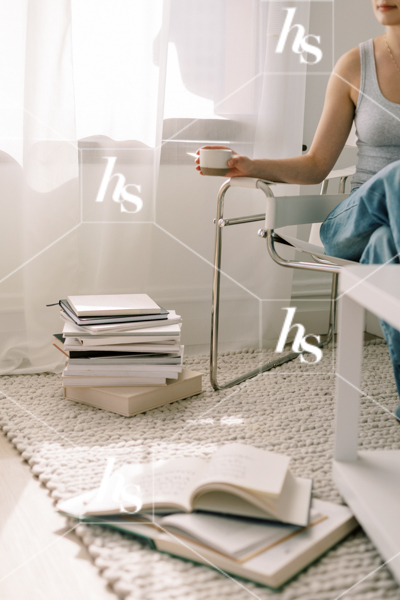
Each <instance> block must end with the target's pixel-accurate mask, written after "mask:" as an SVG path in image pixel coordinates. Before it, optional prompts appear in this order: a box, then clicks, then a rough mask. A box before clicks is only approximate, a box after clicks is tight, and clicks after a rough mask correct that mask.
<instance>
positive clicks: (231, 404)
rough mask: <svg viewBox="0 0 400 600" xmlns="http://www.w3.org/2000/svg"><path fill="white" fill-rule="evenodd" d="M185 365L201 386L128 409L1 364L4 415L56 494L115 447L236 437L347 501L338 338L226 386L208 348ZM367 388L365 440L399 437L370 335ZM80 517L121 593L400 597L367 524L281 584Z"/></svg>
mask: <svg viewBox="0 0 400 600" xmlns="http://www.w3.org/2000/svg"><path fill="white" fill-rule="evenodd" d="M270 358H272V353H271V352H263V353H259V352H255V351H242V352H237V353H229V354H225V355H223V357H221V360H220V365H221V372H222V374H223V376H225V377H232V376H234V375H236V374H238V373H239V372H240V371H242V370H244V369H250V368H254V367H256V366H257V365H258V364H259V363H260V360H262V361H264V360H268V359H270ZM186 366H187V367H189V368H192V369H195V370H200V371H202V372H203V373H204V374H205V376H204V388H205V391H204V392H203V394H201V395H200V396H196V397H194V398H191V399H187V400H182V401H179V402H175V403H174V404H171V405H168V406H165V407H162V408H159V409H156V410H153V411H149V412H148V413H145V414H142V415H138V416H135V417H131V418H124V417H120V416H118V415H114V414H112V413H109V412H105V411H101V410H98V409H94V408H91V407H88V406H85V405H80V404H77V403H72V402H69V401H67V400H65V399H63V397H62V390H61V379H60V376H58V375H52V374H40V375H19V376H3V377H1V378H0V391H1V397H0V426H1V427H2V428H3V430H4V432H6V434H7V436H8V438H9V439H10V440H11V441H12V442H13V443H14V444H15V446H16V448H17V449H18V450H19V451H20V452H21V454H22V456H23V458H24V459H25V460H27V461H28V463H29V464H30V466H31V468H32V471H33V473H34V474H35V475H36V476H38V477H39V479H40V480H41V481H42V482H43V483H44V484H45V485H46V486H47V488H48V489H49V490H50V493H51V495H52V497H53V498H54V500H55V501H56V500H58V499H61V498H67V497H69V496H71V495H74V494H77V493H79V492H82V491H84V490H87V489H91V488H93V487H95V486H97V485H99V484H100V481H101V478H102V475H103V473H104V469H105V466H106V463H107V458H108V457H110V456H115V457H116V467H119V466H121V465H122V463H124V462H135V461H138V462H139V461H143V462H144V461H148V460H151V459H160V458H167V457H172V456H178V455H180V456H182V455H183V456H195V455H196V456H202V457H206V456H208V455H209V454H211V453H212V452H213V451H214V450H215V449H216V448H217V447H218V446H220V445H221V444H224V443H228V442H234V441H238V442H242V443H247V444H252V445H254V446H257V447H259V448H264V449H266V450H272V451H276V452H281V453H284V454H287V455H289V456H291V457H292V459H291V468H292V470H293V472H294V473H295V474H296V475H301V476H304V477H312V478H313V479H314V495H315V496H316V497H319V498H322V499H323V500H330V501H334V502H340V501H341V500H340V496H339V494H338V492H337V490H336V488H335V485H334V483H333V481H332V477H331V458H332V446H333V417H334V389H335V375H334V372H335V357H334V355H333V353H332V351H331V350H325V351H324V356H323V359H322V361H321V362H320V363H318V364H317V365H314V366H307V365H304V364H301V363H300V362H299V360H298V359H297V360H296V361H295V362H293V363H289V364H287V365H283V366H282V367H280V368H277V369H275V370H274V371H271V372H269V373H265V374H263V375H259V376H258V377H257V378H255V379H253V380H251V381H248V382H247V383H244V384H242V385H240V386H237V387H236V388H233V389H230V390H226V391H224V392H219V393H216V392H214V391H212V389H211V386H210V384H209V382H208V357H207V356H197V357H191V358H188V359H187V360H186ZM362 390H363V392H364V393H365V394H367V396H365V397H363V399H362V414H361V419H360V445H361V446H362V447H363V448H368V449H373V448H381V449H399V448H400V426H399V424H398V423H397V422H396V420H395V419H394V417H393V416H392V414H391V413H393V411H394V410H395V408H396V406H397V403H398V398H397V394H396V390H395V384H394V378H393V374H392V369H391V364H390V360H389V356H388V352H387V348H386V345H385V344H384V343H383V342H380V341H373V342H367V343H366V344H365V348H364V362H363V383H362ZM71 526H76V529H75V531H76V533H77V535H78V536H79V537H80V538H81V539H82V541H83V543H84V544H85V546H86V547H87V549H88V551H89V553H90V555H91V557H92V558H93V561H94V563H95V565H96V566H97V568H98V569H99V572H100V573H101V576H102V577H104V578H105V579H106V580H107V581H108V582H109V583H110V585H111V586H112V588H113V590H114V591H115V593H116V594H117V596H118V597H119V598H127V599H128V600H153V599H154V600H172V599H174V600H177V599H179V600H181V599H185V600H191V599H193V600H203V599H204V600H206V599H207V600H210V599H212V600H213V599H217V598H218V599H219V600H224V599H227V600H228V599H229V600H245V599H250V598H259V599H260V600H268V599H271V598H274V599H275V598H276V599H279V600H295V599H296V600H297V599H299V598H302V599H306V600H338V599H339V598H346V599H350V598H351V599H352V600H355V599H360V600H372V599H373V600H383V599H391V600H392V599H393V600H394V599H396V600H400V588H399V587H398V585H397V584H396V582H395V581H394V580H393V578H392V576H391V574H390V572H389V571H388V569H387V567H386V566H384V565H382V560H381V558H380V557H379V555H378V553H377V552H376V550H375V549H374V547H373V545H372V544H371V543H370V542H369V540H368V538H367V537H366V536H365V535H364V533H363V532H362V531H361V530H360V529H359V530H357V531H356V532H355V533H353V534H352V535H351V536H350V537H348V538H347V539H346V540H345V541H343V542H341V543H340V544H338V545H337V546H336V547H335V548H333V549H332V550H331V551H329V552H328V553H327V554H325V555H324V556H323V557H322V558H320V559H319V560H318V561H317V562H315V563H313V564H312V565H311V566H310V567H308V568H307V569H306V570H305V571H303V572H302V573H301V574H299V575H298V576H297V577H296V578H295V579H294V580H292V581H291V582H290V583H288V584H287V585H286V586H285V587H284V588H283V589H281V590H280V591H278V592H275V591H272V590H270V589H268V588H265V587H262V586H260V585H256V584H254V583H251V582H247V581H244V580H240V579H235V578H233V577H228V576H226V575H224V574H222V573H219V572H217V571H214V570H212V569H211V568H208V567H204V566H201V565H195V564H193V563H191V562H187V561H183V560H180V559H178V558H174V557H171V556H169V555H164V554H160V553H158V552H155V551H153V550H151V549H150V548H149V547H148V546H147V545H146V543H145V542H140V541H138V540H137V539H135V538H133V537H130V536H128V535H125V534H122V533H118V532H112V531H111V530H107V529H106V528H102V527H100V526H97V525H96V526H94V525H90V526H88V525H83V524H77V522H76V521H71ZM399 544H400V541H399Z"/></svg>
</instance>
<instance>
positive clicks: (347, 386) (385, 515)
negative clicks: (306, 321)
mask: <svg viewBox="0 0 400 600" xmlns="http://www.w3.org/2000/svg"><path fill="white" fill-rule="evenodd" d="M365 310H369V311H370V312H372V313H374V314H376V315H377V316H378V317H380V318H382V319H384V320H385V321H387V322H388V323H389V324H390V325H392V326H393V327H395V328H396V329H399V330H400V265H386V266H382V265H357V266H350V267H345V268H344V269H342V271H341V274H340V277H339V328H338V368H337V388H336V390H337V391H336V424H335V449H334V460H333V478H334V481H335V483H336V485H337V486H338V488H339V490H340V493H341V495H342V496H343V498H344V500H345V501H346V503H347V504H348V505H349V507H350V508H351V510H352V511H353V513H354V515H355V516H356V518H357V520H358V521H359V523H360V525H361V526H362V528H363V529H364V531H365V533H366V534H367V535H368V537H369V538H370V539H371V541H372V542H373V544H374V545H375V546H376V548H377V550H378V551H379V553H380V554H381V556H382V558H383V559H384V561H385V562H386V561H388V564H387V566H388V568H389V569H390V570H391V572H392V573H393V576H394V577H395V579H396V580H397V581H398V582H399V583H400V450H373V451H358V421H359V415H360V381H361V361H362V351H363V331H364V312H365ZM393 418H394V417H393ZM399 428H400V423H399ZM382 433H383V434H384V432H382ZM399 433H400V431H399Z"/></svg>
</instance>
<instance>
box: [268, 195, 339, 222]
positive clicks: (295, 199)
mask: <svg viewBox="0 0 400 600" xmlns="http://www.w3.org/2000/svg"><path fill="white" fill-rule="evenodd" d="M347 196H348V194H336V195H331V194H329V195H324V196H282V197H280V198H279V197H278V198H275V197H274V196H273V197H267V198H266V201H267V204H266V211H265V229H277V228H278V227H287V226H288V225H304V224H308V223H321V222H322V221H324V220H325V218H326V217H327V216H328V215H329V213H330V212H331V211H332V210H333V209H334V208H335V206H337V205H338V204H340V202H342V200H344V199H345V198H347Z"/></svg>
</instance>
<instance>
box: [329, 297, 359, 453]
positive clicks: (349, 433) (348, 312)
mask: <svg viewBox="0 0 400 600" xmlns="http://www.w3.org/2000/svg"><path fill="white" fill-rule="evenodd" d="M363 332H364V309H363V308H362V306H360V305H359V304H358V303H357V302H354V300H352V299H351V298H349V297H348V296H346V294H344V295H343V296H342V297H341V298H340V301H339V329H338V368H337V374H336V375H337V377H336V424H335V449H334V457H335V460H338V461H353V460H356V459H357V446H358V419H359V413H360V382H361V362H362V352H363Z"/></svg>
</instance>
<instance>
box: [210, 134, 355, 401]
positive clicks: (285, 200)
mask: <svg viewBox="0 0 400 600" xmlns="http://www.w3.org/2000/svg"><path fill="white" fill-rule="evenodd" d="M346 146H349V147H355V134H354V130H352V132H351V133H350V136H349V139H348V141H347V143H346ZM354 172H355V167H348V168H346V169H340V170H336V171H332V172H331V173H330V174H329V175H328V177H327V178H326V179H325V180H324V182H323V183H322V188H321V195H314V196H283V197H282V196H281V197H277V198H276V197H275V196H274V194H273V192H272V190H271V186H272V185H276V184H275V183H274V182H271V181H264V180H261V179H253V178H249V177H235V178H233V179H229V180H228V181H226V182H225V183H224V184H223V185H222V187H221V189H220V191H219V194H218V204H217V217H216V219H215V225H216V235H215V255H214V279H213V291H212V315H211V317H212V318H211V348H210V380H211V385H212V386H213V388H214V390H222V389H226V388H229V387H232V386H234V385H237V384H239V383H242V382H243V381H245V380H247V379H250V378H251V377H255V376H256V375H258V374H259V373H263V372H265V371H269V370H270V369H273V368H274V367H277V366H279V365H282V364H284V363H286V362H289V361H291V360H294V359H295V358H297V357H298V356H299V353H298V352H291V353H289V354H287V355H286V356H283V357H281V358H278V359H277V360H274V361H271V362H269V363H268V364H265V365H263V366H261V367H259V368H257V369H254V370H252V371H249V372H247V373H244V374H243V375H239V376H237V377H235V378H234V379H232V380H231V381H228V382H227V383H224V384H221V385H220V384H219V383H218V326H219V308H220V279H221V254H222V232H223V229H224V228H225V227H230V226H233V225H240V224H243V223H252V222H255V221H264V222H265V224H264V228H263V229H260V230H259V231H258V234H259V236H260V237H262V238H264V239H265V240H266V243H267V249H268V252H269V254H270V256H271V257H272V259H273V260H274V261H275V262H276V263H277V264H278V265H281V266H282V267H290V268H293V269H307V270H312V271H322V272H325V273H332V275H333V278H332V292H331V304H330V311H329V327H328V332H327V335H326V337H325V339H324V340H323V341H322V342H321V343H320V344H318V345H319V347H320V348H321V347H324V346H326V345H327V344H329V343H330V341H331V340H332V337H333V334H334V329H335V316H336V302H335V300H336V296H337V285H338V275H339V272H340V269H341V268H342V267H343V266H345V265H350V264H354V263H353V262H352V261H348V260H344V259H340V258H337V257H334V256H327V255H326V254H324V248H323V245H322V243H321V241H320V239H319V226H320V223H321V222H322V221H324V219H325V218H326V217H327V216H328V214H329V213H330V212H331V211H332V210H333V209H334V208H335V206H337V205H338V204H339V203H340V202H342V200H344V199H345V198H347V195H348V194H345V186H346V181H347V179H348V177H350V176H351V175H353V173H354ZM330 179H339V190H338V192H339V193H338V194H335V195H328V194H327V189H328V182H329V180H330ZM231 187H241V188H252V189H259V190H261V191H262V192H264V194H265V196H266V212H265V214H258V215H250V216H246V217H239V218H235V219H226V218H224V215H223V211H224V199H225V195H226V192H227V191H228V189H229V188H231ZM321 196H322V197H321ZM310 223H312V224H313V225H312V228H311V234H310V240H309V242H304V241H302V240H299V239H296V238H293V237H290V236H288V235H286V234H285V233H283V232H281V231H280V232H279V234H278V233H276V232H275V230H276V229H278V228H281V227H287V226H290V225H304V224H310ZM276 244H284V245H286V246H290V247H292V248H295V249H296V250H299V251H300V252H305V253H308V254H310V255H311V256H312V257H313V258H314V261H315V262H311V261H310V262H306V261H296V260H286V259H284V258H282V257H281V256H280V255H279V254H278V252H277V250H276V247H275V245H276Z"/></svg>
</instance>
